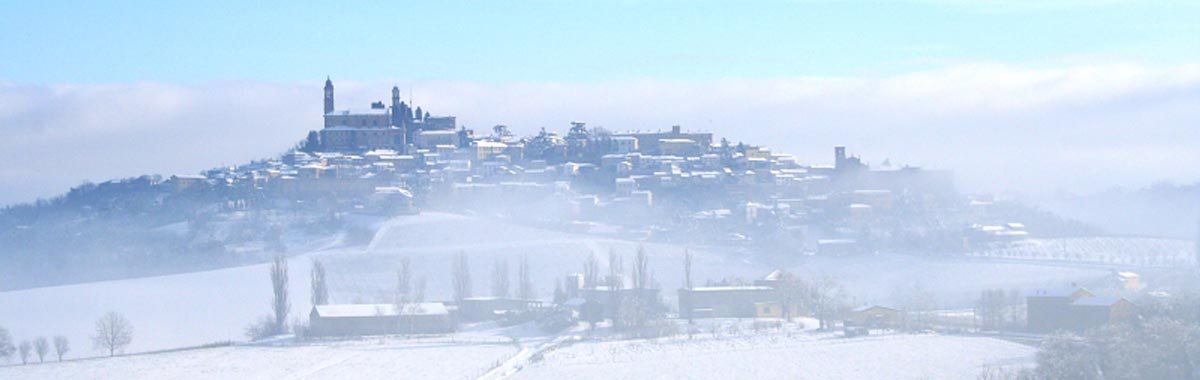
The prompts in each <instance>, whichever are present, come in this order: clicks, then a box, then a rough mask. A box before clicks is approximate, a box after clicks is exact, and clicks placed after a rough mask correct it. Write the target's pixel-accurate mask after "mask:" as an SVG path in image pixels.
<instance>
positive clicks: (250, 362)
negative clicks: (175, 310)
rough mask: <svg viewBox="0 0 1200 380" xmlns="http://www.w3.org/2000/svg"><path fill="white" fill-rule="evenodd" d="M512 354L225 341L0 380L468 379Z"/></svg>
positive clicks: (378, 341) (17, 372)
mask: <svg viewBox="0 0 1200 380" xmlns="http://www.w3.org/2000/svg"><path fill="white" fill-rule="evenodd" d="M515 352H516V348H514V347H513V346H511V345H508V344H506V343H503V342H496V343H469V342H463V341H461V340H460V341H456V342H451V341H449V340H448V339H445V338H439V339H426V340H419V341H416V342H412V341H406V340H397V339H389V338H375V339H363V340H360V341H342V342H320V343H311V344H301V345H287V346H280V347H272V346H231V347H217V348H203V349H194V350H184V351H174V352H165V353H156V354H145V355H132V356H121V357H116V358H103V359H85V360H75V361H66V362H62V363H46V364H38V365H25V366H19V365H18V366H7V367H0V378H3V379H58V380H72V379H79V380H83V379H89V380H90V379H123V380H137V379H146V380H151V379H239V380H252V379H474V378H476V377H478V376H479V375H481V374H483V373H485V372H487V371H488V370H489V369H491V368H492V367H493V366H494V365H495V364H496V363H499V362H500V361H503V360H504V359H506V358H508V357H509V356H511V355H512V354H513V353H515Z"/></svg>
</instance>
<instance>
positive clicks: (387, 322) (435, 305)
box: [308, 302, 454, 336]
mask: <svg viewBox="0 0 1200 380" xmlns="http://www.w3.org/2000/svg"><path fill="white" fill-rule="evenodd" d="M308 320H309V334H311V335H312V336H361V335H383V334H402V333H403V334H413V333H416V334H434V333H446V332H451V331H454V321H453V319H452V318H451V317H450V312H449V311H448V310H447V309H446V305H444V304H442V303H440V302H425V303H414V304H407V305H403V306H402V307H397V306H396V305H392V304H343V305H316V306H313V308H312V311H311V312H309V314H308Z"/></svg>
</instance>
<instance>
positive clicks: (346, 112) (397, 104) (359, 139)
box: [320, 78, 456, 153]
mask: <svg viewBox="0 0 1200 380" xmlns="http://www.w3.org/2000/svg"><path fill="white" fill-rule="evenodd" d="M455 127H456V125H455V118H454V116H444V117H433V116H431V115H430V114H429V113H428V112H424V111H422V110H421V108H420V107H417V109H416V110H414V109H413V108H412V107H411V106H409V105H408V104H407V103H405V102H403V101H400V88H399V87H392V104H391V106H390V107H389V106H386V105H384V103H383V102H382V101H379V102H374V103H371V106H370V108H366V109H353V108H345V109H337V108H336V107H335V105H334V97H333V81H332V80H330V79H328V78H326V79H325V127H324V128H323V129H321V132H320V150H322V151H329V152H362V151H368V150H372V149H392V150H396V151H398V152H402V153H403V152H407V151H408V147H409V146H410V145H411V143H412V141H414V140H413V137H414V136H416V135H417V134H420V133H421V132H423V131H440V130H450V131H453V130H454V129H455Z"/></svg>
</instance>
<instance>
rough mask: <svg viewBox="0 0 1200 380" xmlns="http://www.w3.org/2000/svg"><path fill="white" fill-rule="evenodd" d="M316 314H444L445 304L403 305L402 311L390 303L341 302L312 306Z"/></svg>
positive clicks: (336, 315) (360, 315)
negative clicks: (340, 303)
mask: <svg viewBox="0 0 1200 380" xmlns="http://www.w3.org/2000/svg"><path fill="white" fill-rule="evenodd" d="M314 308H315V309H316V310H317V315H320V316H321V317H324V318H350V317H376V316H397V315H446V314H449V311H447V310H446V305H445V304H442V303H441V302H424V303H413V304H407V305H404V307H403V311H402V312H399V311H400V309H398V308H397V307H396V305H392V304H342V305H317V306H314Z"/></svg>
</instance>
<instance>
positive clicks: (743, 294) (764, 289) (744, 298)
mask: <svg viewBox="0 0 1200 380" xmlns="http://www.w3.org/2000/svg"><path fill="white" fill-rule="evenodd" d="M777 301H779V295H778V293H777V292H776V291H775V288H773V287H770V286H707V287H695V288H691V289H679V316H680V317H681V318H753V317H755V316H757V315H758V311H757V306H758V305H759V304H764V303H769V302H777Z"/></svg>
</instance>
